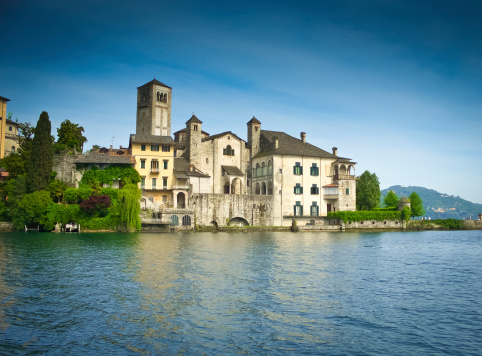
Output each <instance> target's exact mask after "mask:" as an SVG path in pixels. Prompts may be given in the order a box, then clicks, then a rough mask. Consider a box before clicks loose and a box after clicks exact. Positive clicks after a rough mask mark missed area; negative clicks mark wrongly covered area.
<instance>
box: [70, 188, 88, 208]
mask: <svg viewBox="0 0 482 356" xmlns="http://www.w3.org/2000/svg"><path fill="white" fill-rule="evenodd" d="M91 195H92V189H91V188H89V187H80V188H67V189H66V190H65V192H64V201H65V202H66V203H69V204H78V203H80V202H82V201H83V200H86V199H89V197H90V196H91Z"/></svg>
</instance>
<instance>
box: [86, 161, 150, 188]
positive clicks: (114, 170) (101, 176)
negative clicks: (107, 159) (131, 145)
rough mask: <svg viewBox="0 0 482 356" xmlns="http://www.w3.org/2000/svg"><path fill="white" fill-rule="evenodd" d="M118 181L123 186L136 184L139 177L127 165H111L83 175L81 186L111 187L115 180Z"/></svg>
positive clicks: (93, 169)
mask: <svg viewBox="0 0 482 356" xmlns="http://www.w3.org/2000/svg"><path fill="white" fill-rule="evenodd" d="M118 179H120V180H121V182H122V183H123V184H137V183H139V182H140V181H141V177H140V175H139V173H138V172H137V171H136V169H135V168H134V167H132V166H128V165H111V166H109V167H107V168H106V169H104V170H99V169H98V168H97V167H94V168H92V169H90V170H88V171H86V172H85V173H84V175H83V176H82V180H81V181H80V184H81V185H84V186H85V185H88V186H91V187H98V186H101V185H103V184H108V185H112V183H113V182H114V181H115V180H118Z"/></svg>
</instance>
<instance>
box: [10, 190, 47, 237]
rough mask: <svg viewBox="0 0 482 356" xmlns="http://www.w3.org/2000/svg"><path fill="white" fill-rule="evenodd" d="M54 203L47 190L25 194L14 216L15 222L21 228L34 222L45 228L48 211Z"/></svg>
mask: <svg viewBox="0 0 482 356" xmlns="http://www.w3.org/2000/svg"><path fill="white" fill-rule="evenodd" d="M52 204H53V202H52V199H51V198H50V193H49V192H48V191H46V190H39V191H36V192H34V193H31V194H26V195H24V196H23V198H22V200H20V202H19V203H18V207H17V209H16V212H15V215H14V216H13V224H14V225H15V227H17V228H19V229H21V228H23V227H24V226H25V225H27V226H28V225H32V224H38V225H41V226H42V228H43V227H44V225H46V224H47V223H48V219H47V211H48V208H49V206H50V205H52Z"/></svg>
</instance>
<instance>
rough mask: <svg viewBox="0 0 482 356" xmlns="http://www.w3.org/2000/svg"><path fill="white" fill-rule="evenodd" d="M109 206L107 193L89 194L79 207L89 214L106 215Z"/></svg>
mask: <svg viewBox="0 0 482 356" xmlns="http://www.w3.org/2000/svg"><path fill="white" fill-rule="evenodd" d="M110 206H111V201H110V197H109V196H108V195H91V196H90V197H89V199H87V200H84V201H82V203H80V208H81V209H82V210H84V211H85V212H87V213H88V214H91V215H99V216H106V215H107V208H109V207H110Z"/></svg>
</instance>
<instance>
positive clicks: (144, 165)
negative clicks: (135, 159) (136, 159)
mask: <svg viewBox="0 0 482 356" xmlns="http://www.w3.org/2000/svg"><path fill="white" fill-rule="evenodd" d="M141 168H146V160H145V159H141Z"/></svg>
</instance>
